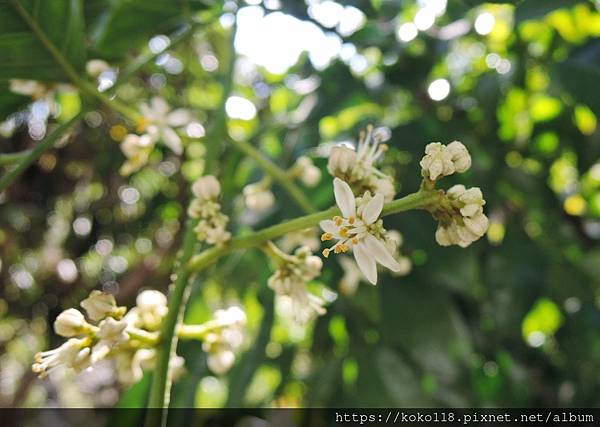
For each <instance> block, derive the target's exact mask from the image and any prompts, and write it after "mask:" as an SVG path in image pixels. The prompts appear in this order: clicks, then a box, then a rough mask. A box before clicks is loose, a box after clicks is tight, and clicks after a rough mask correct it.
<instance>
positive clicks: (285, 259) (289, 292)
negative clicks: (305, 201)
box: [267, 242, 325, 323]
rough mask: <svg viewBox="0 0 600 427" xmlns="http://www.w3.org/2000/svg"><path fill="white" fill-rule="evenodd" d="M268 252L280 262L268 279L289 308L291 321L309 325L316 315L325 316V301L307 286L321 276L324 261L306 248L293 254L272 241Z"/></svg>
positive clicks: (299, 249) (270, 285) (303, 247)
mask: <svg viewBox="0 0 600 427" xmlns="http://www.w3.org/2000/svg"><path fill="white" fill-rule="evenodd" d="M267 253H269V255H271V256H272V257H273V258H274V259H275V261H276V262H277V263H278V268H277V270H276V271H275V272H274V273H273V274H272V275H271V277H269V280H268V285H269V287H270V288H271V289H273V290H274V291H275V294H276V295H277V298H278V299H279V300H280V301H282V302H284V303H285V304H288V305H289V307H290V309H291V315H292V318H293V319H294V320H295V321H296V322H298V323H306V322H308V321H309V320H310V319H312V318H313V317H314V316H315V315H323V314H325V308H324V307H323V305H324V304H325V301H324V300H323V299H322V298H319V297H318V296H316V295H314V294H312V293H311V292H310V291H309V290H308V288H307V283H308V282H310V281H311V280H313V279H315V278H316V277H318V276H319V275H320V274H321V268H322V267H323V262H322V261H321V258H319V257H318V256H315V255H313V254H312V252H311V251H310V249H309V248H307V247H306V246H302V247H300V248H298V249H296V251H294V254H293V255H290V254H286V253H284V252H282V251H281V250H280V249H279V248H277V247H276V246H275V245H274V244H273V243H271V242H269V248H268V250H267Z"/></svg>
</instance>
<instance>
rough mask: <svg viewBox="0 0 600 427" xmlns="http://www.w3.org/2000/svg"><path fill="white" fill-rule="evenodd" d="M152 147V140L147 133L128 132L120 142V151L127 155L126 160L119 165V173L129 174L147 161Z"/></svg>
mask: <svg viewBox="0 0 600 427" xmlns="http://www.w3.org/2000/svg"><path fill="white" fill-rule="evenodd" d="M153 148H154V142H153V141H152V138H151V137H150V136H149V135H141V136H140V135H135V134H128V135H127V136H126V137H125V138H124V139H123V141H122V142H121V151H122V152H123V154H124V155H125V157H127V162H125V163H124V164H123V166H121V169H120V172H121V174H122V175H129V174H131V173H133V172H136V171H138V170H139V169H140V168H141V167H142V166H144V165H145V164H146V163H148V158H149V157H150V153H151V152H152V149H153Z"/></svg>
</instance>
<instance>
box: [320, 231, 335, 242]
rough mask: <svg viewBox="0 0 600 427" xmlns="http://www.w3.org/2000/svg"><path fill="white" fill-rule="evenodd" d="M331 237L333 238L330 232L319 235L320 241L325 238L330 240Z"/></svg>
mask: <svg viewBox="0 0 600 427" xmlns="http://www.w3.org/2000/svg"><path fill="white" fill-rule="evenodd" d="M331 239H333V234H331V233H323V234H322V235H321V241H322V242H325V241H326V240H331Z"/></svg>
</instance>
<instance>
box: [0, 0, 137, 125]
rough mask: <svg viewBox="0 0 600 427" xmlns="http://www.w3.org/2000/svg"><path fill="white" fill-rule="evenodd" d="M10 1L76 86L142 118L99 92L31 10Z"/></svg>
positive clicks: (133, 118) (126, 114) (17, 2)
mask: <svg viewBox="0 0 600 427" xmlns="http://www.w3.org/2000/svg"><path fill="white" fill-rule="evenodd" d="M10 3H11V4H12V6H13V7H14V8H15V10H16V11H17V13H18V14H19V15H21V18H23V20H24V21H25V23H26V24H27V25H28V26H29V28H31V31H32V32H33V34H35V36H36V37H37V38H38V39H39V41H40V42H41V43H42V44H43V45H44V47H45V48H46V50H47V51H48V52H49V53H50V55H52V57H53V58H54V60H55V61H56V63H57V64H58V65H59V66H60V67H61V68H62V69H63V71H64V72H65V74H66V75H67V77H68V78H69V80H71V82H72V83H73V84H74V85H75V86H77V87H78V88H79V90H80V91H81V92H82V93H84V94H86V95H88V96H91V97H92V98H96V99H97V100H99V101H100V102H102V103H103V104H105V105H106V106H108V107H109V108H112V109H113V110H115V111H118V112H119V113H121V114H122V115H123V116H125V117H127V118H128V119H130V120H132V121H134V122H137V121H138V120H139V119H140V118H141V115H140V114H139V113H138V112H137V111H135V110H133V109H131V108H129V107H128V106H127V105H125V104H123V103H121V102H120V101H117V100H116V99H111V98H109V97H108V96H107V95H105V94H103V93H101V92H98V90H96V88H95V87H94V85H92V84H91V83H90V82H88V81H86V80H84V79H82V78H81V77H80V76H79V74H78V73H77V71H76V70H75V68H73V66H72V65H71V64H70V63H69V61H68V60H67V58H65V56H64V55H63V54H62V52H61V51H60V50H59V49H58V48H57V47H56V46H55V45H54V43H53V42H52V40H50V39H49V38H48V36H47V35H46V33H44V31H43V30H42V28H41V27H40V26H39V25H38V23H37V22H36V21H35V19H33V17H32V16H31V15H30V14H29V12H27V10H25V8H24V7H23V6H22V5H21V3H19V1H18V0H10Z"/></svg>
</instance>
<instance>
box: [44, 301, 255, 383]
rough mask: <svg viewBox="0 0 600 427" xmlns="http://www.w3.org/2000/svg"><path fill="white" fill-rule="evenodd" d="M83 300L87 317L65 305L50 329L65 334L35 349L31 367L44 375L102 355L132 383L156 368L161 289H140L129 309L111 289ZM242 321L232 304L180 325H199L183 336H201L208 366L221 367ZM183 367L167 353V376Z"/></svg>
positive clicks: (163, 304) (229, 359)
mask: <svg viewBox="0 0 600 427" xmlns="http://www.w3.org/2000/svg"><path fill="white" fill-rule="evenodd" d="M81 306H82V307H83V308H84V310H85V312H86V314H87V319H86V316H84V314H83V313H81V312H80V311H79V310H77V309H75V308H70V309H68V310H65V311H63V312H62V313H61V314H60V315H59V316H58V317H57V318H56V321H55V322H54V330H55V331H56V333H57V334H58V335H60V336H63V337H65V338H69V339H68V340H67V341H66V342H65V343H64V344H62V345H61V346H60V347H58V348H56V349H53V350H49V351H44V352H41V353H38V354H37V355H36V357H35V363H34V364H33V366H32V370H33V371H34V372H35V373H37V374H38V375H39V376H40V377H41V378H43V377H46V376H47V375H48V373H49V372H51V371H52V370H54V369H56V368H58V367H59V366H64V367H68V368H73V369H75V370H76V371H82V370H85V369H87V368H90V367H92V365H93V364H94V363H96V362H98V361H100V360H103V359H111V360H113V361H114V363H115V368H116V373H117V377H118V379H119V381H121V382H122V383H125V384H131V383H134V382H137V381H139V380H140V379H141V378H142V376H143V373H144V370H147V369H153V368H154V365H155V363H156V351H157V350H156V346H157V345H158V343H159V330H160V327H161V325H162V322H163V320H164V318H165V316H166V315H167V313H168V307H167V298H166V296H165V295H164V294H162V293H161V292H158V291H153V290H147V291H143V292H141V293H140V294H139V295H138V297H137V299H136V306H135V307H133V308H131V309H130V310H129V311H127V309H126V308H125V307H117V305H116V302H115V298H114V297H113V296H112V295H110V294H106V293H103V292H100V291H92V293H91V294H90V295H89V296H88V297H87V298H86V299H85V300H83V301H82V302H81ZM245 323H246V315H245V313H244V312H243V311H242V310H241V309H239V308H238V307H231V308H229V309H226V310H217V311H216V312H215V313H214V317H213V319H212V320H209V321H208V322H206V323H204V324H200V325H181V327H180V328H181V329H182V330H185V329H186V328H187V329H188V330H192V331H199V333H194V334H191V335H190V334H188V336H187V337H190V338H195V339H199V340H202V341H203V349H204V350H205V351H206V352H207V353H208V363H209V367H210V369H211V370H212V371H213V372H215V373H223V372H225V371H227V370H228V369H229V368H230V367H231V365H232V364H233V362H234V360H235V355H234V351H235V350H236V349H238V348H239V346H240V345H241V343H242V340H243V326H244V325H245ZM184 337H186V336H184ZM183 370H184V360H183V358H182V357H180V356H177V355H173V356H171V358H170V360H169V373H170V375H171V378H173V379H176V378H177V377H178V376H179V375H180V374H181V373H182V372H183Z"/></svg>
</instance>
